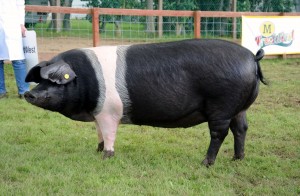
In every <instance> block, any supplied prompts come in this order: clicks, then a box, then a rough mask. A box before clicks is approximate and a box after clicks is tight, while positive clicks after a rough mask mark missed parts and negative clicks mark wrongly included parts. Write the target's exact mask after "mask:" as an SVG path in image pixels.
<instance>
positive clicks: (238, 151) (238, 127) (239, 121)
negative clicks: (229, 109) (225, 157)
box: [230, 111, 248, 160]
mask: <svg viewBox="0 0 300 196" xmlns="http://www.w3.org/2000/svg"><path fill="white" fill-rule="evenodd" d="M230 129H231V131H232V133H233V136H234V157H233V159H234V160H237V159H243V158H244V156H245V153H244V146H245V138H246V133H247V129H248V124H247V119H246V111H242V112H240V113H239V114H238V115H236V116H235V117H234V118H233V119H232V120H231V122H230Z"/></svg>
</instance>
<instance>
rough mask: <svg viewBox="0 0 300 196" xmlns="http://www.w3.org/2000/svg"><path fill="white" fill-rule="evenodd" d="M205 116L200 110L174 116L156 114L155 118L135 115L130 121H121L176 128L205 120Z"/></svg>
mask: <svg viewBox="0 0 300 196" xmlns="http://www.w3.org/2000/svg"><path fill="white" fill-rule="evenodd" d="M206 121H207V118H206V115H205V114H204V113H202V112H201V111H193V112H191V113H188V114H185V115H183V116H178V117H176V118H174V117H172V118H168V117H167V116H161V118H160V117H159V115H157V116H156V117H155V118H143V117H140V118H138V117H136V118H132V119H131V121H130V123H129V122H128V121H122V123H124V124H136V125H148V126H154V127H164V128H176V127H184V128H186V127H192V126H195V125H198V124H201V123H203V122H206Z"/></svg>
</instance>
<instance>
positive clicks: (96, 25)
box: [92, 8, 100, 47]
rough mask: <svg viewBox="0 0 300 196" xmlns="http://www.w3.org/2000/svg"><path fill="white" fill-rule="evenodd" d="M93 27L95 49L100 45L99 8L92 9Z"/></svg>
mask: <svg viewBox="0 0 300 196" xmlns="http://www.w3.org/2000/svg"><path fill="white" fill-rule="evenodd" d="M92 25H93V47H97V46H99V44H100V35H99V9H98V8H92Z"/></svg>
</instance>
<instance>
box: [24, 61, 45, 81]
mask: <svg viewBox="0 0 300 196" xmlns="http://www.w3.org/2000/svg"><path fill="white" fill-rule="evenodd" d="M47 63H48V61H42V62H40V63H39V64H37V65H36V66H34V67H33V68H31V69H30V70H29V72H28V74H27V76H26V78H25V82H35V83H40V81H41V80H42V78H41V75H40V71H41V68H42V67H45V66H47Z"/></svg>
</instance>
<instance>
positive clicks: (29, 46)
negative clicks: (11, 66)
mask: <svg viewBox="0 0 300 196" xmlns="http://www.w3.org/2000/svg"><path fill="white" fill-rule="evenodd" d="M25 35H26V37H23V51H24V55H25V61H26V65H27V72H28V71H29V70H30V69H31V68H32V67H34V66H35V65H37V64H38V63H39V59H38V51H37V41H36V33H35V31H26V34H25Z"/></svg>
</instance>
